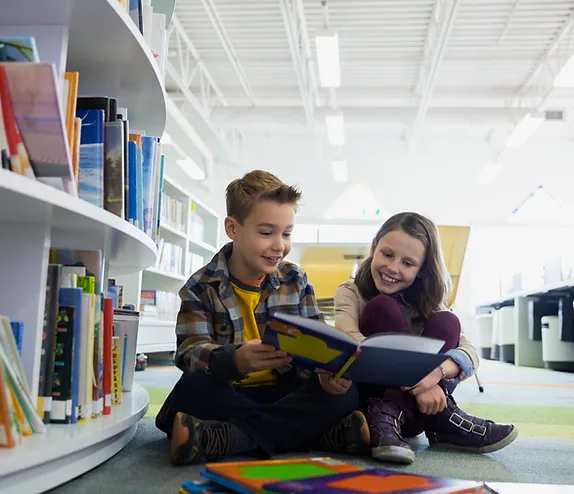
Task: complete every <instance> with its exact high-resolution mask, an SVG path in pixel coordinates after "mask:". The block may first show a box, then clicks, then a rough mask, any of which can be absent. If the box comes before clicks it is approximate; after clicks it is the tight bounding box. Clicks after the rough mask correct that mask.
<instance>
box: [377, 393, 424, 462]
mask: <svg viewBox="0 0 574 494" xmlns="http://www.w3.org/2000/svg"><path fill="white" fill-rule="evenodd" d="M367 419H368V422H369V427H370V429H371V454H372V456H373V458H375V459H377V460H382V461H392V462H395V463H406V464H409V463H412V462H413V460H414V459H415V454H414V452H413V450H412V449H411V446H410V444H409V443H407V442H406V441H405V440H404V439H403V436H402V434H401V428H402V426H403V425H404V423H405V415H404V413H403V411H402V410H401V409H400V408H399V407H398V406H397V405H395V404H394V403H391V402H387V401H383V400H382V399H381V398H369V400H368V401H367Z"/></svg>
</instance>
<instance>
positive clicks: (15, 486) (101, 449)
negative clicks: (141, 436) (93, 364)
mask: <svg viewBox="0 0 574 494" xmlns="http://www.w3.org/2000/svg"><path fill="white" fill-rule="evenodd" d="M122 401H123V403H122V405H121V406H115V407H113V411H112V415H108V416H105V417H102V418H99V419H97V420H92V421H91V422H88V423H86V424H80V425H78V426H70V425H57V424H51V425H50V427H49V428H48V431H47V432H46V434H35V435H34V436H32V437H30V438H27V439H26V441H25V442H24V443H23V445H22V446H20V447H19V448H18V449H16V450H0V485H1V486H2V488H1V490H2V493H3V494H12V493H14V494H20V493H22V492H26V493H28V492H30V493H31V492H43V491H46V490H48V489H52V488H54V487H56V486H58V485H61V484H63V483H64V482H67V481H69V480H71V479H73V478H75V477H78V476H79V475H81V474H83V473H85V472H87V471H88V470H91V469H92V468H94V467H96V466H98V465H100V464H101V463H103V462H104V461H105V460H107V459H108V458H111V457H112V456H113V455H115V454H116V453H118V452H119V451H120V450H121V449H122V448H123V447H124V446H126V445H127V444H128V443H129V442H130V440H131V439H132V438H133V436H134V435H135V433H136V431H137V424H138V422H139V420H140V419H141V418H142V417H143V416H144V415H145V414H146V412H147V409H148V404H149V395H148V393H147V391H146V390H145V389H144V388H142V387H141V386H139V385H134V388H133V390H132V391H131V392H130V393H123V395H122ZM47 444H49V445H50V447H46V445H47Z"/></svg>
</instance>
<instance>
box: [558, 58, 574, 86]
mask: <svg viewBox="0 0 574 494" xmlns="http://www.w3.org/2000/svg"><path fill="white" fill-rule="evenodd" d="M554 87H574V55H573V56H571V57H570V58H569V60H568V61H567V62H566V63H565V64H564V67H562V68H561V69H560V72H558V74H556V77H554Z"/></svg>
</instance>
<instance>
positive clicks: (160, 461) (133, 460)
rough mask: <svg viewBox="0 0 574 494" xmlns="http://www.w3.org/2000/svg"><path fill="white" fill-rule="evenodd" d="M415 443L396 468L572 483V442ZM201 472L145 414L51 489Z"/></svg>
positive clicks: (163, 480) (110, 488)
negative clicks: (108, 450) (125, 437)
mask: <svg viewBox="0 0 574 494" xmlns="http://www.w3.org/2000/svg"><path fill="white" fill-rule="evenodd" d="M413 446H414V450H415V452H416V454H417V458H416V460H415V462H414V463H413V464H412V465H409V466H408V467H400V468H397V467H392V468H393V469H396V470H401V471H404V472H412V473H420V474H427V475H439V476H443V477H453V478H464V479H469V480H486V481H497V482H527V483H548V484H572V483H573V482H574V464H573V462H572V458H574V441H572V440H561V439H552V440H550V439H534V438H520V437H519V438H518V439H517V440H516V441H515V442H514V443H513V444H512V445H511V446H509V447H508V448H506V449H504V450H501V451H498V452H496V453H492V454H488V455H472V454H464V453H451V452H446V451H438V450H433V449H431V448H429V447H428V443H427V442H426V440H425V439H424V436H423V437H419V438H417V439H416V440H415V441H414V442H413ZM319 455H320V453H318V454H315V455H314V456H319ZM341 458H342V457H341ZM346 460H347V461H350V462H352V463H356V464H359V465H361V466H365V467H378V468H381V467H383V464H382V463H379V462H375V461H373V460H369V459H362V458H346ZM200 471H201V467H200V466H186V467H173V466H172V465H171V464H170V462H169V447H168V441H167V439H166V438H165V435H164V434H163V433H161V432H160V431H158V430H157V429H156V428H155V426H154V423H153V420H152V419H150V418H145V419H143V420H142V421H141V422H140V425H139V428H138V432H137V433H136V436H135V437H134V439H133V440H132V441H131V443H130V444H129V445H128V446H126V448H124V449H123V450H122V451H121V452H120V453H118V454H117V455H116V456H115V457H114V458H112V459H110V460H108V461H107V462H106V463H104V464H103V465H101V466H100V467H98V468H96V469H95V470H92V471H91V472H88V473H87V474H85V475H83V476H82V477H80V478H78V479H75V480H72V481H71V482H69V483H68V484H66V485H64V486H61V487H58V488H56V489H53V490H52V491H51V492H53V493H57V494H72V493H73V494H87V493H90V494H92V493H94V494H95V493H100V492H102V493H104V492H105V493H109V492H121V493H122V494H131V493H133V494H136V493H137V494H143V493H174V494H175V493H177V492H178V489H179V486H180V485H181V484H182V482H183V481H185V480H193V479H198V478H200ZM118 482H120V484H118Z"/></svg>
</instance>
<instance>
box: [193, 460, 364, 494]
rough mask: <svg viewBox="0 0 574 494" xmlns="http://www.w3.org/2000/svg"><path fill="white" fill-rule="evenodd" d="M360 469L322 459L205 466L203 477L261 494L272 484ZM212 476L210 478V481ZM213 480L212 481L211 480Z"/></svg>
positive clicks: (340, 462) (338, 461)
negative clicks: (265, 487) (268, 484)
mask: <svg viewBox="0 0 574 494" xmlns="http://www.w3.org/2000/svg"><path fill="white" fill-rule="evenodd" d="M358 470H362V469H361V468H360V467H358V466H355V465H351V464H349V463H345V462H344V461H341V460H336V459H334V458H330V457H324V458H297V459H288V460H266V461H247V462H233V463H231V462H228V463H208V464H207V465H206V466H205V472H202V475H204V476H205V474H206V473H207V474H208V475H207V477H208V478H210V480H213V481H215V482H218V480H217V478H219V482H220V481H221V479H223V480H225V481H227V482H230V483H231V484H229V485H226V487H230V488H234V486H235V487H236V489H235V490H238V489H237V488H239V489H240V490H241V491H244V492H255V493H261V492H264V488H263V486H264V485H265V484H267V483H271V482H279V481H284V480H294V479H303V478H309V477H317V476H321V475H332V474H334V473H342V472H354V471H358ZM210 476H211V477H210ZM213 476H215V477H213Z"/></svg>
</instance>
